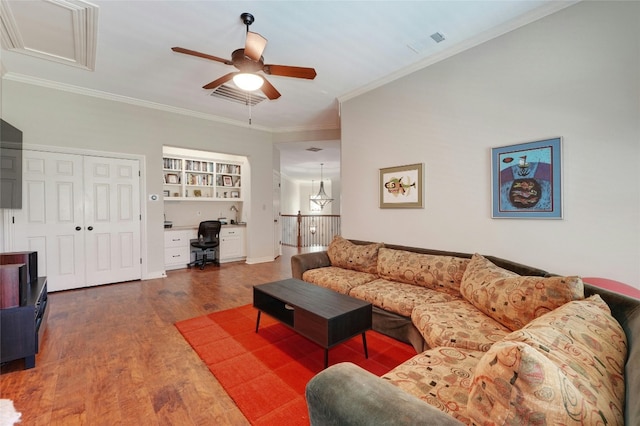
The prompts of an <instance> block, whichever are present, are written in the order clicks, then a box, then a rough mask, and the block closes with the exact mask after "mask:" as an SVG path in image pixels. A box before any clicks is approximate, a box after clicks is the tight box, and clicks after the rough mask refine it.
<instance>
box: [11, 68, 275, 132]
mask: <svg viewBox="0 0 640 426" xmlns="http://www.w3.org/2000/svg"><path fill="white" fill-rule="evenodd" d="M3 78H4V79H5V80H10V81H16V82H18V83H24V84H30V85H34V86H40V87H46V88H48V89H54V90H60V91H63V92H69V93H74V94H77V95H83V96H91V97H94V98H100V99H105V100H109V101H114V102H122V103H126V104H129V105H135V106H139V107H143V108H151V109H156V110H160V111H165V112H171V113H174V114H180V115H186V116H189V117H195V118H200V119H202V120H209V121H216V122H219V123H223V124H229V125H233V126H238V127H245V128H248V129H254V130H262V131H267V132H271V131H272V130H271V129H269V128H268V127H264V126H260V125H250V124H248V123H245V122H241V121H238V120H231V119H228V118H224V117H219V116H216V115H212V114H205V113H201V112H197V111H193V110H189V109H185V108H177V107H173V106H170V105H165V104H160V103H156V102H150V101H144V100H140V99H136V98H131V97H128V96H122V95H116V94H113V93H108V92H103V91H100V90H93V89H87V88H84V87H79V86H74V85H71V84H64V83H58V82H55V81H51V80H45V79H42V78H36V77H31V76H27V75H24V74H16V73H12V72H8V73H6V74H5V75H4V77H3Z"/></svg>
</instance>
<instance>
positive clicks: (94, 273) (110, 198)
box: [84, 157, 141, 285]
mask: <svg viewBox="0 0 640 426" xmlns="http://www.w3.org/2000/svg"><path fill="white" fill-rule="evenodd" d="M84 167H85V188H86V190H85V196H86V201H85V203H86V204H85V205H86V210H85V226H86V227H87V232H86V233H85V237H86V244H87V245H86V253H87V262H86V265H87V285H97V284H104V283H108V282H110V283H112V282H121V281H129V280H135V279H140V276H141V267H140V201H139V200H140V184H139V169H140V166H139V164H138V162H137V161H135V160H123V159H114V158H102V157H85V166H84ZM89 228H92V229H91V230H89ZM123 236H124V237H123Z"/></svg>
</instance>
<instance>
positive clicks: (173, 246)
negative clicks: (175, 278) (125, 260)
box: [164, 225, 247, 270]
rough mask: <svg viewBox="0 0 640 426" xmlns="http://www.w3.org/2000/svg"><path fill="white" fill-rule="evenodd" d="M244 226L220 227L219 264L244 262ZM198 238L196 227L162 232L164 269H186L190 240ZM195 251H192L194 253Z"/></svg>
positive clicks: (188, 260) (190, 259)
mask: <svg viewBox="0 0 640 426" xmlns="http://www.w3.org/2000/svg"><path fill="white" fill-rule="evenodd" d="M245 230H246V225H222V228H221V229H220V250H219V256H220V263H225V262H235V261H239V260H244V259H245V258H246V257H247V254H246V248H245V247H246V244H245ZM196 238H198V225H193V226H174V227H173V228H166V229H165V231H164V267H165V269H166V270H172V269H180V268H186V266H187V264H188V263H189V262H191V261H192V260H193V259H192V257H191V256H192V249H191V240H192V239H196ZM195 250H197V249H194V251H195Z"/></svg>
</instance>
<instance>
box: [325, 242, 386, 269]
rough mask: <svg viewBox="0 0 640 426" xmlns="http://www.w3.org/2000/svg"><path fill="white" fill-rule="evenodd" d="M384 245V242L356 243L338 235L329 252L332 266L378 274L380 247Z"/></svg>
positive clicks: (330, 245)
mask: <svg viewBox="0 0 640 426" xmlns="http://www.w3.org/2000/svg"><path fill="white" fill-rule="evenodd" d="M382 246H383V244H382V243H374V244H366V245H360V244H354V243H352V242H351V241H349V240H347V239H345V238H342V237H341V236H340V235H336V236H335V237H333V240H332V241H331V243H330V244H329V248H328V249H327V254H328V255H329V260H330V261H331V266H336V267H338V268H344V269H351V270H353V271H360V272H367V273H369V274H377V272H378V249H379V248H380V247H382Z"/></svg>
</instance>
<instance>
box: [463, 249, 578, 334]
mask: <svg viewBox="0 0 640 426" xmlns="http://www.w3.org/2000/svg"><path fill="white" fill-rule="evenodd" d="M460 292H461V293H462V295H463V296H464V298H465V299H467V300H468V301H469V302H471V303H472V304H473V305H474V306H475V307H476V308H478V309H479V310H480V311H482V312H484V313H485V314H487V315H488V316H490V317H491V318H493V319H495V320H496V321H498V322H500V323H502V324H503V325H505V326H506V327H508V328H509V329H510V330H518V329H520V328H522V327H523V326H524V325H525V324H527V323H529V322H530V321H531V320H533V319H535V318H537V317H539V316H541V315H543V314H545V313H547V312H549V311H552V310H553V309H555V308H557V307H559V306H562V305H563V304H565V303H567V302H570V301H572V300H580V299H584V285H583V283H582V279H580V277H576V276H574V277H548V278H544V277H525V276H520V275H516V274H514V273H513V272H510V271H507V270H506V269H502V268H500V267H498V266H496V265H494V264H493V263H492V262H490V261H489V260H487V259H486V258H485V257H484V256H482V255H479V254H477V253H476V254H474V255H473V257H472V258H471V262H469V265H467V269H466V270H465V273H464V276H463V277H462V284H461V286H460Z"/></svg>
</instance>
